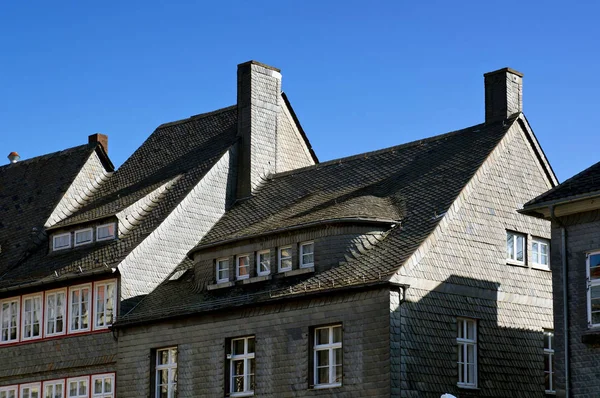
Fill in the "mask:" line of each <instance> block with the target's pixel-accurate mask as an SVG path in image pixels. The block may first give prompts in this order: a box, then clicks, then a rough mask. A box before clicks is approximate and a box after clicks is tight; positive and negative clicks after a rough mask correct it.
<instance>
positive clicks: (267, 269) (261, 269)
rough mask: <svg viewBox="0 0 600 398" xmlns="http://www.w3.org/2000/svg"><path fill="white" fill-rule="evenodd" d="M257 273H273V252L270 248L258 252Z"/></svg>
mask: <svg viewBox="0 0 600 398" xmlns="http://www.w3.org/2000/svg"><path fill="white" fill-rule="evenodd" d="M256 273H257V274H258V275H261V276H262V275H269V274H270V273H271V252H270V251H269V250H262V251H259V252H258V253H256Z"/></svg>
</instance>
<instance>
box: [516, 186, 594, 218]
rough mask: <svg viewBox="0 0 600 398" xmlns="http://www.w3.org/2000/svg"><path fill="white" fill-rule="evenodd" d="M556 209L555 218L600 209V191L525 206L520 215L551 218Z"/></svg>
mask: <svg viewBox="0 0 600 398" xmlns="http://www.w3.org/2000/svg"><path fill="white" fill-rule="evenodd" d="M552 208H554V216H556V217H564V216H568V215H571V214H577V213H583V212H586V211H592V210H598V209H600V191H595V192H589V193H585V194H582V195H577V196H571V197H569V198H563V199H557V200H553V201H548V202H542V203H536V204H534V205H530V206H527V205H525V206H524V207H523V209H521V210H519V213H521V214H525V215H528V216H533V217H538V218H545V219H550V218H551V209H552Z"/></svg>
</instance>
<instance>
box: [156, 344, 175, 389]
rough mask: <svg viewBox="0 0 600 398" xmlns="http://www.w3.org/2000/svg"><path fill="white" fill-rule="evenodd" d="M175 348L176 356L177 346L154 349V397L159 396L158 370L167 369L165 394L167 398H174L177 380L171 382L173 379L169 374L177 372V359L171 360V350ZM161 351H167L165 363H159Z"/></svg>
mask: <svg viewBox="0 0 600 398" xmlns="http://www.w3.org/2000/svg"><path fill="white" fill-rule="evenodd" d="M173 349H174V350H175V352H176V355H177V357H179V350H178V349H177V347H176V346H175V347H166V348H159V349H157V350H156V362H155V363H154V396H155V397H156V398H160V395H159V394H160V389H159V386H160V385H161V384H160V378H159V375H160V371H161V370H167V372H168V373H167V396H168V397H169V398H175V391H176V390H177V382H175V383H171V382H170V381H171V380H173V377H171V375H172V374H173V372H175V373H177V360H178V358H177V359H176V360H175V361H173V362H171V359H172V358H171V357H172V356H171V350H173ZM162 351H167V352H168V358H167V359H168V361H167V362H168V363H166V364H161V365H159V363H158V362H159V358H160V355H159V353H160V352H162Z"/></svg>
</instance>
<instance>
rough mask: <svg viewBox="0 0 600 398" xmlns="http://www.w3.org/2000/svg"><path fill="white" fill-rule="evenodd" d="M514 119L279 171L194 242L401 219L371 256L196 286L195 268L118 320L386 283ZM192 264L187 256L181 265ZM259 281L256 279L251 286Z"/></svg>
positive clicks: (369, 253) (162, 316)
mask: <svg viewBox="0 0 600 398" xmlns="http://www.w3.org/2000/svg"><path fill="white" fill-rule="evenodd" d="M514 122H515V118H512V119H510V120H508V121H505V122H497V123H489V124H480V125H476V126H473V127H469V128H467V129H464V130H459V131H455V132H452V133H447V134H444V135H439V136H435V137H431V138H428V139H425V140H420V141H415V142H411V143H408V144H404V145H400V146H396V147H392V148H388V149H384V150H380V151H376V152H371V153H365V154H361V155H356V156H352V157H349V158H344V159H338V160H334V161H329V162H325V163H321V164H318V165H315V166H311V167H306V168H302V169H297V170H293V171H290V172H285V173H280V174H276V175H274V176H272V178H271V179H269V180H268V181H266V182H265V183H264V185H263V186H262V187H261V188H260V189H259V190H258V191H257V192H256V193H255V194H254V195H253V197H252V198H250V199H248V200H245V201H243V202H239V203H237V204H236V205H235V206H233V207H232V208H231V209H230V210H229V211H228V212H227V213H226V214H225V215H224V216H223V217H222V218H221V220H220V221H219V222H217V224H216V225H215V226H214V227H213V229H212V230H211V231H210V232H209V233H208V234H207V235H206V236H205V238H204V239H203V240H202V241H201V242H200V245H199V246H197V248H196V250H198V249H201V248H202V247H203V246H207V245H210V246H212V245H214V244H218V243H219V242H224V241H228V240H231V239H232V238H233V239H235V238H240V239H241V238H249V237H252V236H253V235H256V234H263V233H269V232H273V233H277V232H278V231H281V230H282V229H284V228H287V227H292V226H297V225H306V224H310V223H311V222H315V221H318V220H328V219H336V218H343V217H361V218H370V219H378V218H385V219H393V220H398V222H397V224H396V225H395V226H394V227H392V228H391V229H390V230H389V231H388V233H387V236H386V238H385V239H383V240H382V241H381V242H380V243H378V244H377V245H375V246H374V247H373V248H372V249H371V250H369V251H367V252H366V253H365V254H363V255H361V256H358V257H356V258H355V259H353V260H350V261H348V262H346V263H342V264H340V265H339V266H337V267H334V268H332V269H329V270H327V271H325V272H322V273H320V274H314V275H309V276H308V277H307V276H304V277H297V278H281V279H277V280H276V281H275V280H273V281H271V282H265V283H262V284H250V285H247V286H236V287H233V288H228V289H219V290H216V291H196V290H195V284H194V281H193V272H192V270H188V271H187V272H186V273H185V274H183V276H181V277H180V278H179V279H177V280H167V281H166V282H165V283H163V284H162V285H161V286H159V287H158V288H157V289H156V290H155V291H154V292H152V293H151V294H149V295H148V296H147V297H146V298H145V299H144V300H142V301H141V302H140V303H139V305H138V306H137V307H136V308H135V309H134V310H133V311H131V312H130V313H129V314H127V315H125V316H124V317H121V319H120V320H119V321H118V322H117V327H118V326H119V325H124V324H128V323H137V322H141V321H145V320H149V319H159V318H165V317H169V316H178V315H184V314H190V313H196V312H202V311H208V310H213V309H218V308H225V307H230V306H235V305H243V304H248V303H253V302H260V301H268V300H272V299H274V298H278V297H284V296H289V295H296V294H310V293H314V292H322V291H328V290H330V289H337V288H348V287H356V286H360V285H369V284H378V283H382V282H385V280H386V279H387V278H389V276H391V275H392V274H393V273H394V272H396V271H397V269H398V268H399V267H400V266H401V265H402V264H403V263H404V262H405V261H406V260H407V259H408V258H409V256H410V255H411V254H412V253H413V252H414V251H415V250H416V249H417V248H418V247H419V245H420V244H421V243H422V242H423V241H424V239H425V238H426V237H427V236H429V234H430V233H431V232H432V231H433V229H434V228H435V226H436V225H437V224H438V223H439V221H440V220H441V218H442V217H441V216H442V215H443V214H444V213H445V212H446V211H447V210H448V208H449V207H450V206H451V205H452V203H453V202H454V200H455V199H456V197H457V196H458V195H459V193H460V192H461V190H462V189H463V188H464V187H465V185H466V184H467V182H468V181H469V180H470V179H471V177H472V176H473V175H474V174H475V172H476V171H477V170H478V168H479V167H480V166H481V164H482V163H483V162H484V160H485V159H486V158H487V156H488V155H489V154H490V153H491V151H492V150H493V149H494V148H495V147H496V145H497V144H498V143H499V142H500V140H501V139H502V138H503V137H504V135H505V134H506V132H507V131H508V129H509V128H510V126H511V125H512V124H513V123H514ZM190 267H191V265H190V264H189V263H188V264H182V265H181V266H180V267H179V269H178V270H177V271H179V273H181V272H182V271H185V270H186V269H189V268H190ZM253 285H254V286H253Z"/></svg>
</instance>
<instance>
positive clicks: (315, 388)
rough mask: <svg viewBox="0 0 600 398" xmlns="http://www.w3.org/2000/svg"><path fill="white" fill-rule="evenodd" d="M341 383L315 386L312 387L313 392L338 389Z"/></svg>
mask: <svg viewBox="0 0 600 398" xmlns="http://www.w3.org/2000/svg"><path fill="white" fill-rule="evenodd" d="M341 386H342V383H332V384H317V385H316V386H313V387H312V388H313V390H324V389H326V388H338V387H341Z"/></svg>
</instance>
